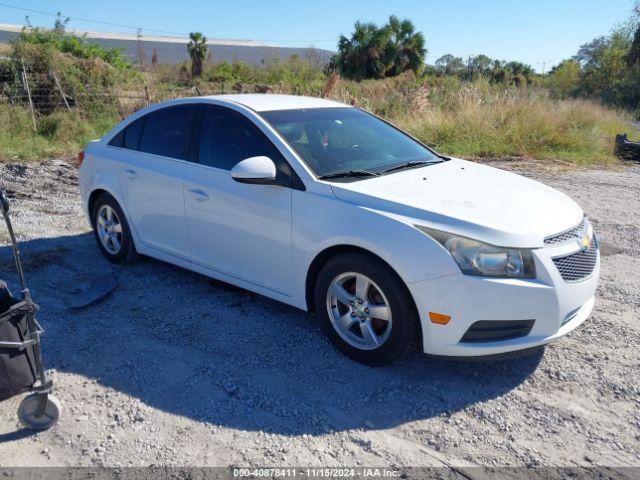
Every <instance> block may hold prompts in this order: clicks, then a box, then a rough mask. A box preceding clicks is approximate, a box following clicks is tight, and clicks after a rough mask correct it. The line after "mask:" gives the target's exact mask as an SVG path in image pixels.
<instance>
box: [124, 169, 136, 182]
mask: <svg viewBox="0 0 640 480" xmlns="http://www.w3.org/2000/svg"><path fill="white" fill-rule="evenodd" d="M124 174H125V175H126V176H127V177H129V178H131V179H134V178H136V177H137V176H138V174H137V173H136V171H135V170H132V169H130V168H129V169H127V170H125V171H124Z"/></svg>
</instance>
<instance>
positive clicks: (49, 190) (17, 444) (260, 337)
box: [0, 161, 640, 467]
mask: <svg viewBox="0 0 640 480" xmlns="http://www.w3.org/2000/svg"><path fill="white" fill-rule="evenodd" d="M493 164H494V166H497V167H500V168H506V169H509V170H515V171H517V172H519V173H523V174H525V175H527V176H531V177H533V178H536V179H538V180H541V181H543V182H545V183H548V184H550V185H552V186H554V187H556V188H559V189H560V190H562V191H564V192H566V193H568V194H569V195H570V196H572V197H573V198H574V199H575V200H577V201H578V202H579V203H580V204H581V205H582V206H583V208H584V209H585V211H586V213H587V214H588V215H589V217H590V218H591V220H592V222H593V224H594V227H595V229H596V232H597V233H598V235H599V239H600V242H601V247H602V254H603V257H602V279H601V284H600V287H599V289H598V293H597V302H596V307H595V311H594V313H593V315H592V317H591V318H590V319H589V320H588V321H587V322H586V323H585V324H584V325H583V326H581V327H580V328H579V329H578V330H577V331H575V332H573V333H572V334H570V335H569V336H568V337H565V338H564V339H562V340H560V341H558V342H557V343H554V344H552V345H551V346H549V347H548V348H547V349H546V352H545V353H544V355H542V354H541V353H538V354H535V355H534V356H531V357H526V358H520V359H515V360H506V361H493V362H481V363H462V362H452V361H447V360H443V359H438V358H429V357H427V356H425V355H420V354H413V355H411V356H409V357H407V358H404V359H403V360H402V361H400V362H398V363H396V364H394V365H392V366H390V367H386V368H380V369H372V368H368V367H365V366H362V365H359V364H356V363H354V362H352V361H351V360H349V359H347V358H345V357H344V356H342V355H340V354H338V353H337V352H336V351H335V350H334V349H333V348H332V347H331V346H330V344H329V343H328V341H327V340H326V339H325V337H324V335H323V334H322V333H321V332H320V330H319V328H318V326H317V325H316V323H315V322H314V319H313V317H311V316H309V315H307V314H305V313H303V312H301V311H299V310H296V309H293V308H291V307H288V306H285V305H282V304H279V303H277V302H274V301H271V300H268V299H266V298H263V297H260V296H258V295H254V294H252V293H248V292H246V291H242V290H239V289H235V288H233V287H230V286H227V285H225V284H222V283H219V282H214V281H211V280H208V279H207V278H204V277H202V276H200V275H197V274H195V273H191V272H187V271H185V270H182V269H179V268H175V267H172V266H169V265H166V264H163V263H160V262H157V261H154V260H150V259H141V260H139V261H138V262H136V263H134V264H130V265H127V266H124V267H117V266H114V265H111V264H109V263H108V262H107V261H106V260H104V259H103V257H102V256H101V255H100V253H99V252H98V249H97V247H96V246H95V244H94V240H93V237H92V235H91V233H90V231H89V228H88V226H87V223H86V221H85V219H84V216H83V215H82V211H81V206H80V197H79V194H78V189H77V183H76V170H75V168H74V167H72V166H71V165H69V164H67V163H65V162H63V161H46V162H41V163H26V164H1V165H0V184H4V186H5V187H6V188H7V189H8V192H9V195H10V197H11V198H12V200H13V218H14V223H15V228H16V230H17V232H18V234H19V236H20V240H21V241H22V242H23V243H22V252H23V256H24V259H25V264H26V269H27V280H28V283H29V285H30V287H31V289H32V292H33V295H34V298H35V300H36V302H37V303H39V304H40V305H41V313H40V315H39V319H40V321H41V323H42V324H43V326H44V328H45V329H46V331H47V333H46V336H45V337H44V338H43V346H44V354H45V360H46V363H47V367H48V368H51V369H54V370H55V374H54V378H55V381H56V395H57V396H58V397H59V398H60V400H61V401H62V403H63V405H64V411H63V414H62V417H61V420H60V423H59V424H58V425H57V426H56V427H55V428H53V429H52V430H51V431H48V432H44V433H40V434H37V435H33V434H30V433H29V432H26V431H23V430H20V429H19V425H18V423H17V419H16V409H17V406H18V403H19V399H12V400H10V401H7V402H4V403H3V404H0V465H2V466H4V467H7V466H36V465H39V466H66V465H73V466H97V465H107V466H128V465H136V466H147V465H173V466H228V465H239V466H247V465H253V466H256V465H259V466H303V465H304V466H306V465H315V466H355V465H365V466H391V467H406V466H430V465H433V466H442V465H445V464H451V465H455V466H462V467H464V466H474V465H484V466H496V465H512V466H523V465H526V466H540V465H549V466H575V465H580V466H591V465H608V466H631V465H634V466H640V375H639V372H640V318H639V317H640V274H639V273H638V272H640V168H639V167H638V166H637V165H636V166H631V167H622V166H618V167H611V168H610V169H607V170H598V169H577V168H576V167H569V166H561V165H551V166H549V164H546V165H542V164H538V163H535V162H534V163H526V162H494V163H493ZM552 213H553V212H551V214H552ZM6 239H7V238H6V235H5V230H4V228H1V227H0V277H1V278H3V279H6V280H8V281H9V282H10V285H11V286H12V287H13V289H14V290H15V289H16V278H15V274H14V270H13V267H12V259H11V252H10V249H9V248H8V247H7V246H6V245H7V244H6ZM105 277H109V278H112V279H115V280H116V281H117V287H116V288H115V290H114V291H113V292H112V293H110V294H109V295H108V296H106V297H105V298H103V299H102V300H100V301H99V302H96V303H94V304H91V305H89V306H86V307H83V308H73V307H77V306H78V305H79V302H78V299H79V298H83V295H86V294H88V293H90V292H89V290H91V289H92V284H93V285H94V286H95V282H96V279H100V278H105ZM80 303H82V302H80Z"/></svg>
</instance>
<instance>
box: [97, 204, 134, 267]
mask: <svg viewBox="0 0 640 480" xmlns="http://www.w3.org/2000/svg"><path fill="white" fill-rule="evenodd" d="M91 224H92V226H93V234H94V237H95V239H96V243H97V244H98V248H99V249H100V251H101V252H102V254H103V255H104V256H105V258H106V259H107V260H109V261H110V262H113V263H118V264H122V263H125V262H128V261H133V260H135V259H136V258H137V252H136V247H135V245H134V244H133V238H132V236H131V230H130V229H129V224H128V223H127V218H126V217H125V215H124V212H123V211H122V208H120V205H119V204H118V202H117V201H116V199H115V198H113V197H112V196H111V195H109V194H108V193H102V194H100V195H99V196H98V198H97V199H96V201H95V203H94V204H93V211H92V212H91Z"/></svg>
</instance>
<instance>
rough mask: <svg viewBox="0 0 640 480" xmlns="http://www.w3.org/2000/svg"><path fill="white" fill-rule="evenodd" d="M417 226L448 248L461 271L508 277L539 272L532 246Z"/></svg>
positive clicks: (526, 276) (529, 276)
mask: <svg viewBox="0 0 640 480" xmlns="http://www.w3.org/2000/svg"><path fill="white" fill-rule="evenodd" d="M416 228H417V229H418V230H420V231H422V232H424V233H426V234H427V235H429V236H430V237H432V238H433V239H434V240H436V241H437V242H438V243H440V244H441V245H442V246H443V247H444V248H445V249H447V250H448V251H449V253H450V254H451V256H452V257H453V258H454V259H455V261H456V263H457V264H458V266H459V267H460V270H462V273H464V274H466V275H480V276H484V277H507V278H535V276H536V267H535V264H534V261H533V256H532V255H531V250H526V249H519V248H504V247H496V246H494V245H489V244H488V243H483V242H479V241H477V240H473V239H471V238H466V237H460V236H458V235H453V234H451V233H446V232H441V231H439V230H432V229H430V228H426V227H421V226H419V225H416Z"/></svg>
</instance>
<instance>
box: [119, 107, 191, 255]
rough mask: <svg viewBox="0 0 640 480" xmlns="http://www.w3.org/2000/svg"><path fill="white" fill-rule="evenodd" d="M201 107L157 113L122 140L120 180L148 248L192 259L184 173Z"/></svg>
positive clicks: (133, 220) (131, 216) (138, 123)
mask: <svg viewBox="0 0 640 480" xmlns="http://www.w3.org/2000/svg"><path fill="white" fill-rule="evenodd" d="M197 109H198V106H197V105H195V104H188V105H176V106H172V107H166V108H162V109H160V110H156V111H153V112H151V113H149V114H147V115H145V116H144V117H142V118H140V119H139V120H137V121H136V122H134V123H133V124H131V125H130V126H129V127H127V129H126V130H125V132H124V137H123V138H122V139H121V141H122V144H123V149H122V152H121V155H124V156H125V157H126V158H125V159H124V160H125V162H124V166H123V167H122V168H121V169H120V172H119V180H120V185H121V189H122V192H123V195H124V200H125V205H126V210H127V214H128V216H129V220H130V221H131V223H132V224H133V228H134V229H135V230H136V233H137V234H138V237H139V238H140V240H141V241H142V242H143V243H144V244H145V245H146V246H148V247H151V248H153V249H156V250H159V251H162V252H164V253H169V254H171V255H174V256H178V257H182V258H185V259H188V258H189V245H188V242H187V229H186V220H185V210H184V194H183V187H184V176H185V173H186V169H187V158H188V156H189V145H190V136H191V130H192V127H193V123H194V120H195V116H196V112H197Z"/></svg>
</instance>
